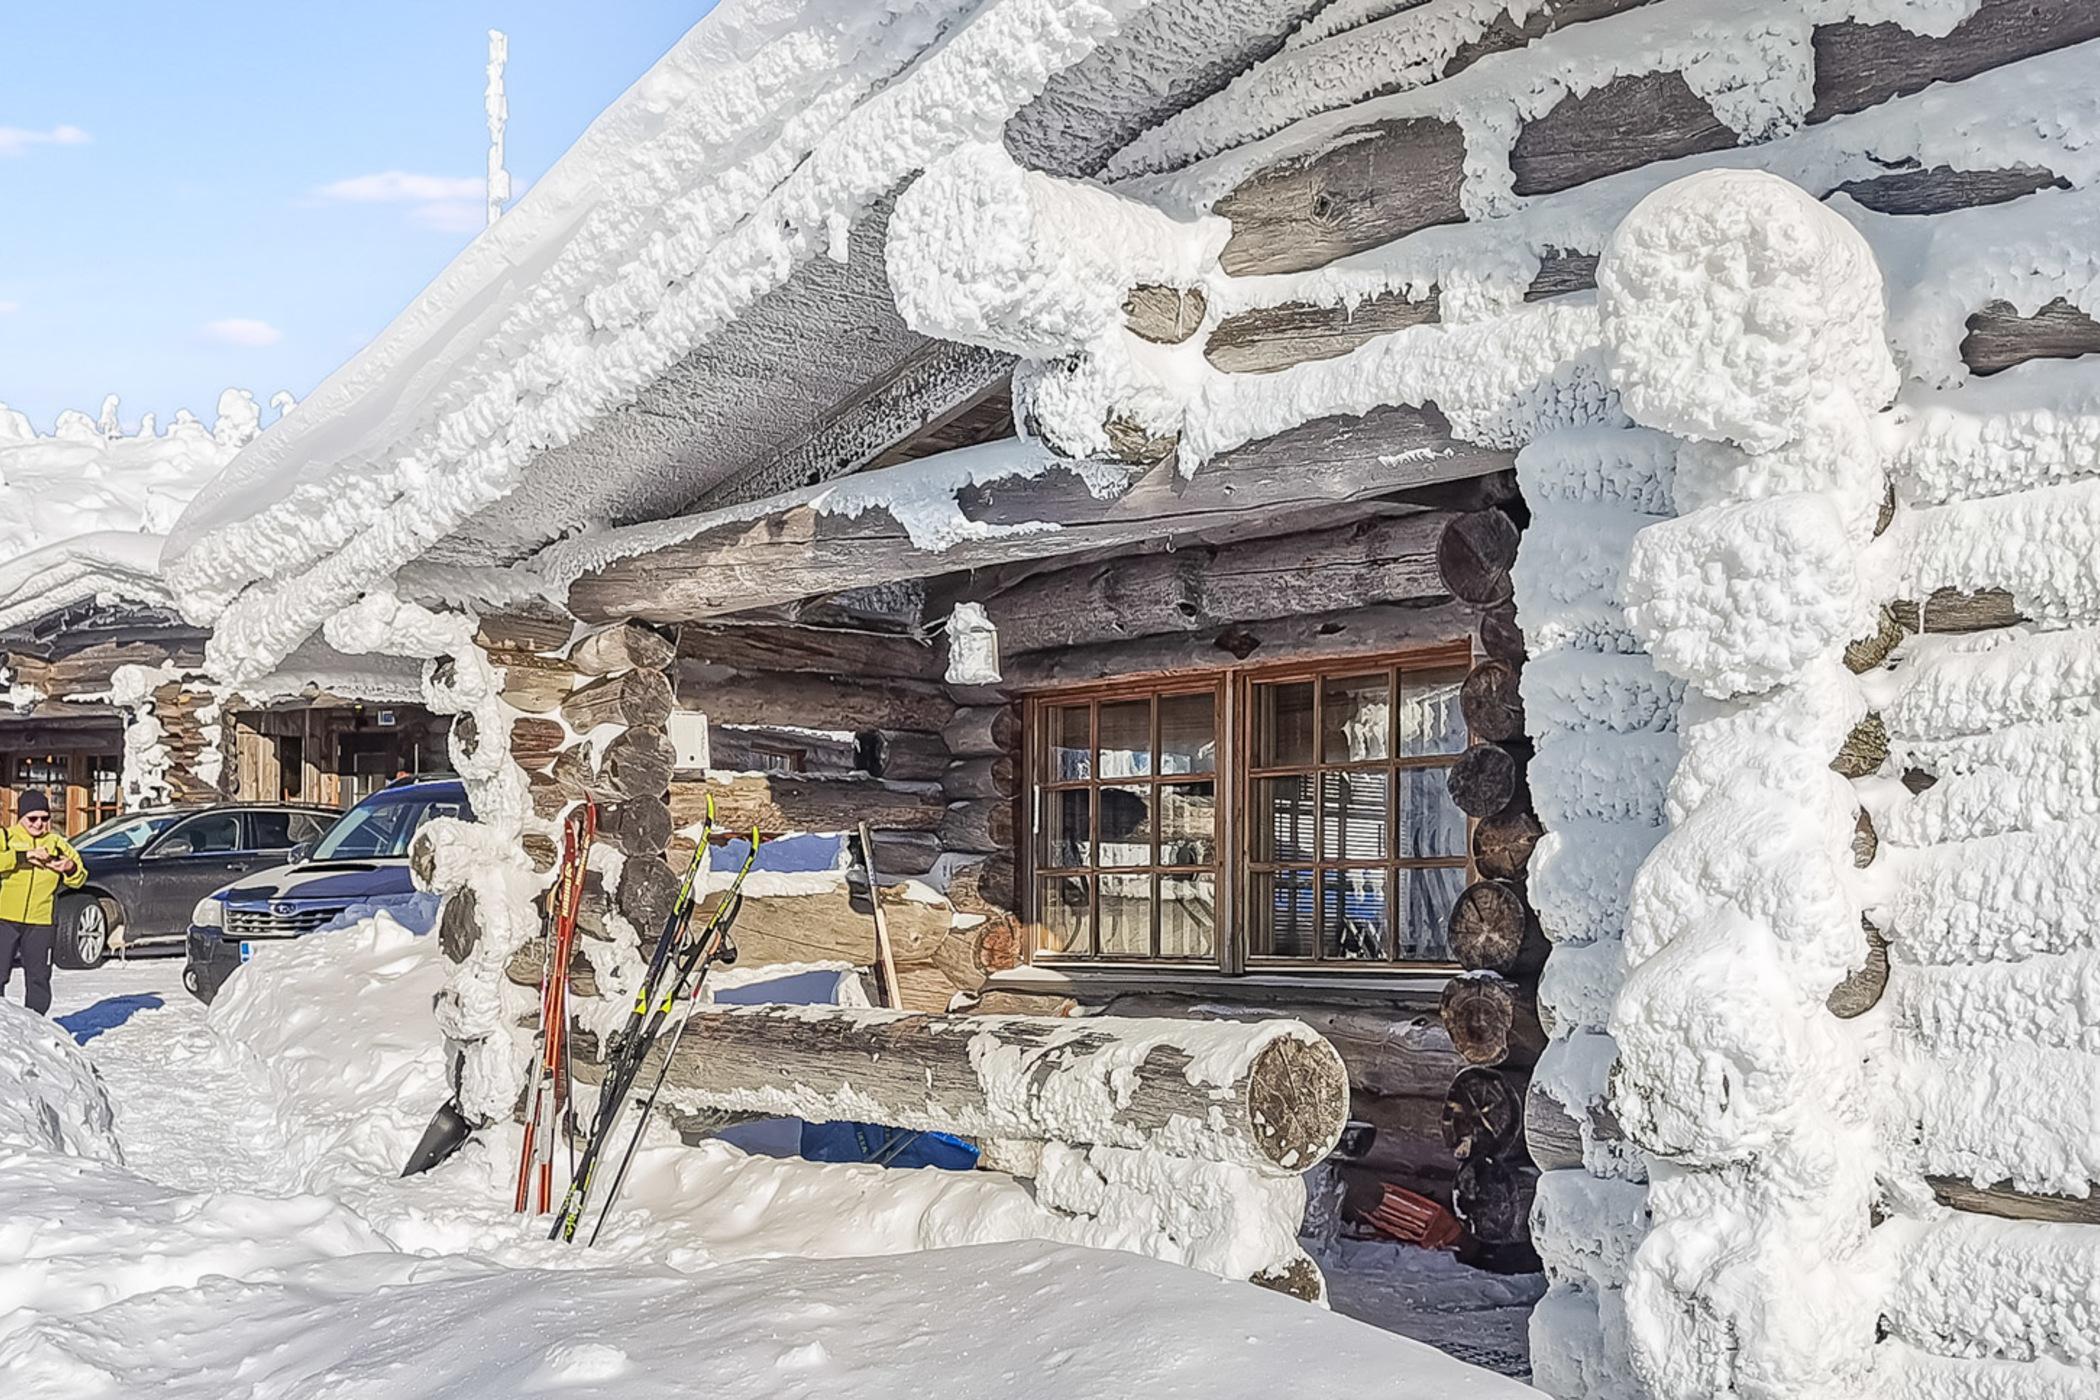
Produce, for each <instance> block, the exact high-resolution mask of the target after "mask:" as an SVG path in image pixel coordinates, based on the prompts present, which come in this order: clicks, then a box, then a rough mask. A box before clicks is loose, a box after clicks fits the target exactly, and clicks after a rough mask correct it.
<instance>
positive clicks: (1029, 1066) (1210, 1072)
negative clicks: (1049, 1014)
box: [666, 1006, 1349, 1176]
mask: <svg viewBox="0 0 2100 1400" xmlns="http://www.w3.org/2000/svg"><path fill="white" fill-rule="evenodd" d="M666 1093H667V1094H668V1095H669V1096H671V1097H672V1098H673V1099H674V1100H675V1101H679V1102H686V1103H692V1104H697V1105H702V1106H707V1107H714V1108H725V1109H737V1110H749V1111H755V1112H762V1113H769V1114H778V1115H782V1116H786V1117H794V1118H803V1119H807V1120H810V1121H813V1122H832V1121H839V1120H854V1121H873V1122H879V1123H889V1124H894V1125H896V1126H898V1127H905V1128H917V1129H923V1130H929V1131H941V1132H954V1133H961V1134H964V1135H966V1136H969V1137H973V1138H979V1139H985V1140H1000V1141H1021V1142H1062V1143H1069V1144H1075V1145H1085V1146H1101V1147H1112V1148H1125V1149H1131V1150H1137V1151H1143V1150H1148V1149H1149V1150H1156V1151H1159V1152H1162V1153H1165V1154H1167V1155H1169V1156H1174V1157H1184V1158H1197V1159H1202V1160H1207V1161H1215V1162H1222V1163H1228V1164H1231V1165H1234V1166H1239V1167H1244V1168H1248V1169H1251V1170H1254V1171H1256V1172H1259V1173H1262V1174H1264V1175H1269V1176H1295V1175H1298V1174H1300V1173H1303V1172H1304V1171H1306V1170H1308V1169H1309V1168H1310V1167H1311V1166H1312V1165H1313V1164H1315V1163H1317V1162H1319V1161H1320V1160H1321V1159H1322V1158H1324V1157H1325V1156H1326V1155H1327V1154H1328V1153H1329V1152H1330V1151H1332V1150H1333V1148H1334V1145H1335V1144H1336V1143H1337V1142H1338V1141H1339V1140H1340V1138H1341V1133H1342V1128H1343V1127H1344V1126H1345V1124H1346V1123H1347V1120H1348V1114H1349V1081H1348V1073H1347V1070H1346V1069H1345V1068H1344V1066H1343V1063H1342V1058H1341V1056H1340V1055H1339V1054H1338V1053H1336V1051H1335V1049H1334V1047H1333V1046H1332V1045H1330V1044H1328V1043H1327V1042H1326V1041H1325V1040H1323V1039H1321V1038H1320V1037H1319V1036H1318V1035H1317V1034H1315V1033H1314V1032H1313V1031H1312V1030H1311V1029H1310V1028H1309V1027H1306V1026H1304V1025H1301V1024H1299V1023H1297V1022H1292V1021H1265V1022H1256V1023H1251V1024H1242V1023H1236V1022H1223V1021H1218V1022H1201V1021H1185V1020H1164V1019H1160V1020H1151V1019H1127V1020H1126V1019H1120V1018H1114V1017H1085V1018H1078V1019H1070V1018H1044V1017H1028V1016H921V1015H912V1014H906V1013H899V1012H889V1011H868V1010H854V1009H845V1008H836V1007H792V1008H789V1007H776V1006H756V1007H735V1008H719V1009H713V1010H708V1011H703V1012H696V1013H695V1014H694V1016H693V1019H692V1021H691V1023H690V1024H689V1025H688V1026H687V1028H686V1032H685V1036H684V1038H683V1040H682V1041H681V1042H680V1044H679V1049H678V1055H677V1057H676V1058H675V1059H674V1060H673V1061H672V1063H671V1065H670V1069H669V1077H668V1080H667V1088H666Z"/></svg>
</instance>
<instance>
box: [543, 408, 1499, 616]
mask: <svg viewBox="0 0 2100 1400" xmlns="http://www.w3.org/2000/svg"><path fill="white" fill-rule="evenodd" d="M981 451H983V449H964V452H981ZM999 452H1000V453H1001V454H1003V455H1001V456H997V457H995V458H992V459H979V458H969V457H964V456H963V454H962V453H951V454H946V456H947V457H952V458H957V459H959V460H958V461H956V462H955V463H954V467H953V469H954V473H955V475H954V479H955V480H956V481H957V483H958V486H957V510H958V512H959V516H960V518H961V519H962V520H964V521H967V522H970V523H972V524H975V525H980V526H1002V525H1004V526H1027V525H1037V526H1050V527H1055V528H1039V529H1033V530H1027V529H1021V530H1006V531H998V530H994V531H987V532H985V533H983V534H979V535H968V536H966V537H964V538H960V539H956V540H954V542H953V543H950V544H949V545H948V546H947V547H946V548H945V549H931V548H921V547H920V546H919V545H918V544H916V543H915V542H914V541H913V539H912V538H911V535H910V534H909V532H907V531H906V530H905V528H904V527H903V526H902V525H900V524H899V523H898V522H897V520H896V519H895V517H893V516H892V515H891V513H890V512H889V511H888V510H887V509H885V508H883V507H882V506H880V505H871V506H869V507H867V508H866V509H861V510H858V511H854V512H848V511H846V510H843V509H839V510H834V509H831V508H830V506H831V502H832V499H833V498H832V493H831V491H830V490H829V489H812V490H809V491H801V492H795V493H792V494H790V495H788V496H784V497H781V498H779V499H778V501H777V502H776V503H775V504H774V505H773V507H772V508H771V509H769V510H767V511H765V512H764V513H762V514H758V515H754V514H753V513H752V512H751V511H750V510H748V509H745V510H728V511H722V512H716V513H714V514H712V515H702V516H697V517H692V518H690V519H689V521H688V522H687V524H688V526H689V528H690V531H691V533H690V535H689V536H688V538H686V539H684V540H682V541H680V542H678V543H675V544H666V545H661V546H659V547H656V548H653V549H649V550H646V551H644V552H641V553H637V554H635V555H631V556H629V557H626V558H623V559H618V560H615V561H613V562H611V563H609V564H606V565H604V566H602V567H600V568H598V569H596V570H593V571H591V572H588V573H585V574H584V575H582V576H581V577H579V578H577V579H576V580H575V581H574V582H573V583H572V584H571V585H570V587H569V592H568V605H569V608H570V610H571V611H572V612H574V613H576V614H577V616H579V617H583V618H586V619H590V620H605V619H608V618H623V617H633V618H640V619H643V620H646V621H659V622H680V621H690V620H693V619H699V618H707V617H714V616H719V615H722V614H725V613H732V612H742V611H745V610H748V609H751V608H759V607H768V606H772V605H775V604H779V603H786V602H790V601H792V600H794V599H797V598H806V597H809V596H812V595H814V594H819V593H829V592H835V591H837V590H839V589H843V588H851V587H860V586H865V585H868V584H873V583H884V582H894V581H899V580H905V579H915V578H924V577H927V576H929V575H932V574H938V573H947V572H950V571H952V570H956V569H966V568H982V567H986V566H989V565H993V564H1001V563H1007V562H1011V561H1014V560H1019V559H1037V558H1051V557H1055V556H1057V555H1062V554H1074V553H1080V552H1083V551H1086V550H1093V549H1099V548H1103V547H1113V546H1127V545H1132V544H1137V543H1141V542H1147V541H1152V540H1156V539H1159V538H1161V537H1162V536H1166V535H1186V534H1200V533H1203V532H1205V531H1209V530H1217V529H1224V528H1228V527H1231V526H1233V525H1236V524H1246V523H1248V522H1251V521H1261V520H1267V519H1273V518H1275V517H1276V516H1278V515H1281V514H1285V513H1288V512H1291V511H1300V510H1308V509H1314V508H1317V507H1320V506H1325V505H1332V504H1335V503H1346V502H1354V501H1362V500H1369V499H1371V498H1374V497H1377V496H1383V495H1387V494H1390V493H1392V492H1394V491H1400V490H1405V489H1408V488H1410V487H1418V486H1424V485H1429V484H1431V483H1434V482H1438V481H1449V480H1455V479H1458V478H1461V477H1468V476H1477V475H1481V474H1484V473H1487V472H1493V471H1499V470H1501V469H1503V468H1504V467H1506V466H1508V465H1509V464H1510V461H1511V454H1509V453H1508V452H1506V451H1503V450H1500V449H1494V448H1483V447H1478V446H1475V445H1473V444H1469V443H1463V442H1460V441H1458V440H1457V439H1455V438H1454V437H1452V435H1451V431H1450V424H1449V422H1448V421H1447V420H1446V419H1445V418H1444V416H1443V415H1442V414H1441V413H1439V412H1438V411H1437V410H1436V409H1435V408H1434V406H1425V407H1422V408H1407V407H1400V408H1381V409H1377V410H1375V411H1373V412H1372V413H1370V414H1366V415H1364V416H1362V417H1337V418H1323V419H1318V420H1315V421H1314V422H1312V423H1308V424H1305V425H1303V426H1301V427H1298V428H1293V429H1291V430H1289V431H1287V432H1284V433H1280V434H1278V435H1276V436H1275V437H1272V438H1266V439H1263V440H1262V441H1259V442H1254V443H1249V444H1248V445H1246V446H1244V447H1240V448H1235V449H1233V450H1232V451H1229V452H1225V453H1221V454H1220V455H1219V456H1218V457H1217V458H1215V459H1213V460H1212V461H1210V462H1208V463H1206V464H1204V466H1203V467H1201V468H1200V469H1199V470H1198V471H1196V472H1195V474H1194V475H1193V476H1187V477H1184V476H1183V474H1182V472H1181V470H1180V467H1179V465H1178V464H1177V463H1174V462H1166V463H1162V464H1161V465H1160V466H1157V467H1154V468H1150V469H1148V470H1142V471H1133V470H1130V469H1127V468H1125V467H1122V466H1119V465H1116V464H1110V463H1090V464H1087V466H1086V471H1085V472H1084V473H1082V472H1081V471H1080V470H1077V469H1074V468H1071V467H1066V466H1063V465H1055V464H1054V462H1055V460H1056V459H1052V458H1051V457H1049V456H1048V454H1047V453H1046V454H1045V457H1044V458H1043V459H1042V460H1041V461H1039V462H1036V463H1032V464H1028V465H1026V466H1024V467H1022V468H1020V469H1018V470H1016V471H1014V472H1012V473H1011V474H1009V475H1007V476H1005V477H1003V478H1000V479H995V480H989V481H976V482H975V484H963V483H965V482H969V481H972V480H973V479H974V475H975V474H974V473H973V472H972V471H971V470H969V469H968V464H969V463H970V462H971V461H975V460H1000V461H1004V460H1007V459H1010V458H1011V457H1012V455H1013V454H1012V451H1011V449H1010V448H1007V447H1005V446H1004V445H1000V447H999ZM929 460H943V459H929ZM926 470H927V464H926V463H924V462H921V463H915V464H912V465H910V466H907V467H902V468H888V469H884V471H877V472H870V473H867V474H866V475H865V476H862V477H858V478H855V481H854V488H855V489H854V492H853V499H854V500H855V501H878V502H879V501H881V500H882V499H884V496H885V489H886V482H888V481H889V477H888V475H887V474H888V473H898V474H899V480H900V481H901V480H903V479H905V477H904V475H903V474H907V473H909V474H914V479H921V478H922V475H923V474H924V473H925V472H926ZM1104 473H1107V474H1109V475H1110V476H1111V477H1113V475H1114V474H1116V473H1122V474H1123V477H1122V479H1123V480H1124V481H1125V482H1126V483H1127V484H1126V486H1125V487H1124V489H1122V490H1121V491H1119V492H1115V493H1113V494H1111V495H1110V496H1108V497H1106V498H1104V497H1103V496H1101V495H1098V494H1096V491H1095V489H1094V486H1093V485H1090V484H1089V480H1090V479H1091V481H1092V482H1094V483H1098V482H1099V481H1100V480H1101V479H1102V477H1103V474H1104ZM890 489H897V490H900V491H901V490H904V489H906V488H904V487H902V486H897V487H893V488H890ZM910 489H913V490H916V491H918V492H919V493H920V494H923V490H924V488H923V486H919V487H914V488H910ZM649 528H650V529H651V530H652V531H660V530H661V529H662V528H663V527H662V525H661V524H659V525H656V526H651V527H649Z"/></svg>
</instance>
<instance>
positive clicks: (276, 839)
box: [248, 812, 325, 851]
mask: <svg viewBox="0 0 2100 1400" xmlns="http://www.w3.org/2000/svg"><path fill="white" fill-rule="evenodd" d="M248 829H249V830H250V831H251V832H253V833H254V836H255V839H254V840H252V841H250V842H249V843H248V844H249V845H250V846H252V847H253V848H254V849H256V850H258V851H287V850H290V849H291V848H292V847H294V846H298V845H302V844H304V843H305V842H308V841H312V840H314V839H316V838H317V837H319V836H320V834H321V832H322V831H323V830H324V829H325V828H324V826H323V825H322V822H321V819H320V818H319V817H316V816H314V815H313V814H312V813H311V812H250V813H249V814H248Z"/></svg>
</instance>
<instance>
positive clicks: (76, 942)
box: [51, 894, 109, 968]
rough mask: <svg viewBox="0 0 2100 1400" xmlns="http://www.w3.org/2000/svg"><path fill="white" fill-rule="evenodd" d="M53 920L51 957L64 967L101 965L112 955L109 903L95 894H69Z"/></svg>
mask: <svg viewBox="0 0 2100 1400" xmlns="http://www.w3.org/2000/svg"><path fill="white" fill-rule="evenodd" d="M51 922H52V924H53V926H54V927H53V928H52V934H53V938H52V949H51V958H52V961H53V962H56V963H57V964H58V965H59V966H60V967H70V968H90V967H100V966H102V963H103V960H104V959H106V958H108V957H109V906H108V905H106V904H104V903H103V902H102V901H101V900H99V899H97V898H96V897H95V896H93V895H91V894H69V895H67V896H66V897H65V898H63V899H61V900H59V901H58V907H57V908H56V909H54V910H53V911H52V919H51Z"/></svg>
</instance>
